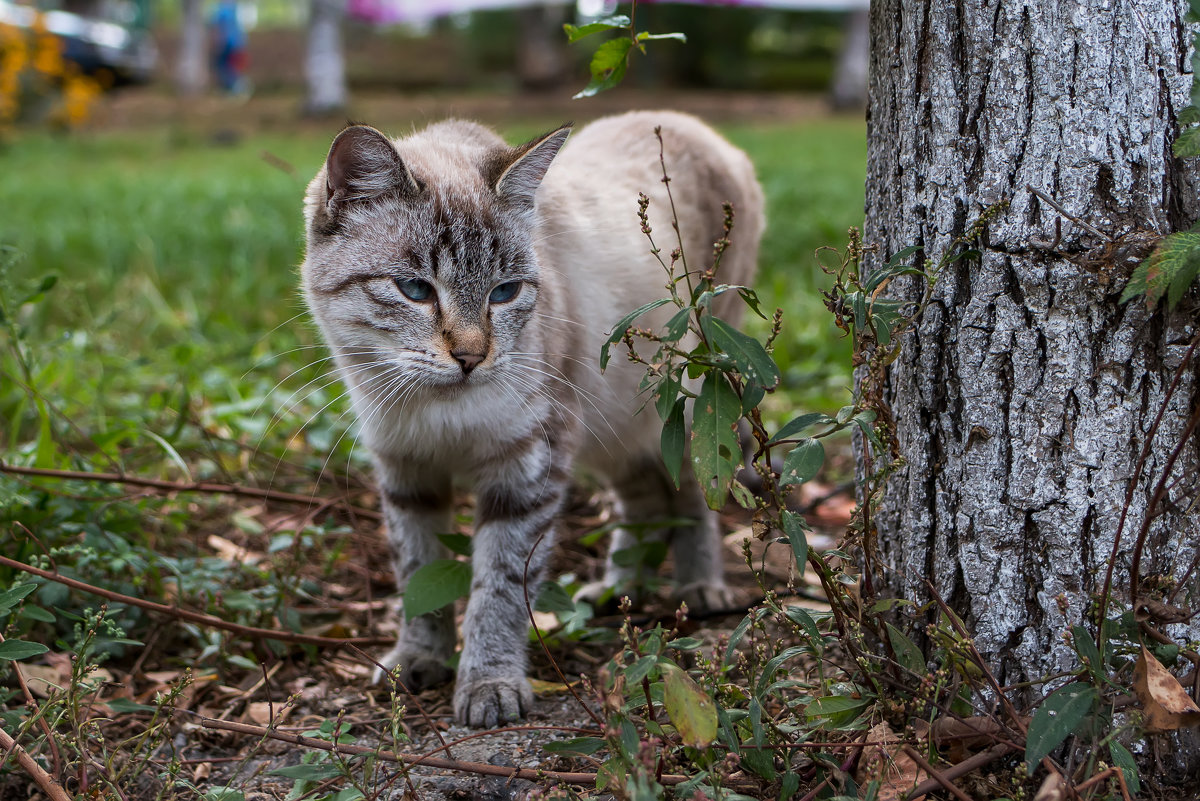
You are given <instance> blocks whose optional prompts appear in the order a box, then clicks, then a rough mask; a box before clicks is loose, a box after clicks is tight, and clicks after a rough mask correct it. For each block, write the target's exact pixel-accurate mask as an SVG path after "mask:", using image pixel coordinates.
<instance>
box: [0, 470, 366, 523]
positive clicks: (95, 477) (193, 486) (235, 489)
mask: <svg viewBox="0 0 1200 801" xmlns="http://www.w3.org/2000/svg"><path fill="white" fill-rule="evenodd" d="M0 473H9V474H11V475H14V476H27V477H29V478H53V479H58V480H60V481H94V482H97V483H101V484H125V485H127V486H130V487H141V488H143V489H151V490H154V491H155V492H160V493H163V494H171V493H176V492H200V493H206V494H209V495H233V496H236V497H239V498H254V499H256V500H260V501H275V502H278V503H287V504H292V505H298V506H310V507H311V506H326V507H329V508H336V509H341V510H342V511H344V512H346V513H347V514H351V515H355V516H357V517H361V518H364V519H366V520H373V521H380V520H383V515H382V514H381V513H380V512H378V511H376V510H375V509H366V508H363V507H361V506H354V505H352V504H350V503H346V502H344V501H330V500H328V499H324V498H319V497H317V496H314V495H305V494H304V493H300V492H281V491H279V490H269V489H260V488H258V487H244V486H242V485H241V484H222V483H219V482H211V481H167V480H164V479H159V478H142V477H140V476H130V475H126V474H124V473H93V472H88V471H85V470H51V469H49V468H42V467H17V466H16V465H11V464H5V463H4V462H0Z"/></svg>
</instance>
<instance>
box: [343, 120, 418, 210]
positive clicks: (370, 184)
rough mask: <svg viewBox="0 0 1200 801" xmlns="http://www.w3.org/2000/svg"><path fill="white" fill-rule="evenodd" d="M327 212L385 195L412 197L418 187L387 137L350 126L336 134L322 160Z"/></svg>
mask: <svg viewBox="0 0 1200 801" xmlns="http://www.w3.org/2000/svg"><path fill="white" fill-rule="evenodd" d="M325 190H326V203H327V207H326V208H327V210H328V211H329V213H330V214H335V213H336V212H337V210H338V209H339V208H340V207H341V206H342V205H344V204H346V203H349V202H352V201H355V200H369V199H371V198H375V197H379V196H380V195H382V194H385V193H387V192H393V191H398V192H400V193H401V194H404V195H409V194H416V193H417V192H418V191H420V186H419V185H418V184H417V182H416V180H415V179H413V177H412V174H411V173H410V172H409V171H408V168H407V167H405V166H404V162H403V161H402V160H401V159H400V154H399V153H397V152H396V148H395V147H393V146H392V143H391V142H389V141H388V139H387V137H386V136H384V135H383V134H381V133H380V132H379V131H377V130H375V129H374V128H371V127H370V126H367V125H351V126H350V127H348V128H346V129H345V130H343V131H342V132H341V133H340V134H338V135H337V138H335V139H334V140H333V144H332V145H331V146H330V148H329V158H328V159H326V161H325Z"/></svg>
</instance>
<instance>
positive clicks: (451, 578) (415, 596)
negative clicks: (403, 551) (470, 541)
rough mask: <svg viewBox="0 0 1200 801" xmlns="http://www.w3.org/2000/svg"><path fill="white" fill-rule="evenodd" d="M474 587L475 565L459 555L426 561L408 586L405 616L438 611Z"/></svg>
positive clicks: (411, 617)
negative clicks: (473, 573)
mask: <svg viewBox="0 0 1200 801" xmlns="http://www.w3.org/2000/svg"><path fill="white" fill-rule="evenodd" d="M470 591H471V565H470V564H469V563H467V562H459V561H457V560H455V559H435V560H433V561H432V562H430V563H429V564H426V565H422V566H421V567H419V568H418V569H417V571H416V572H415V573H413V574H412V576H411V577H410V578H409V579H408V586H406V587H405V588H404V620H405V621H409V620H412V619H413V618H414V617H418V616H420V615H425V614H428V613H430V612H436V611H437V610H438V609H441V608H442V607H443V606H446V605H447V604H452V603H454V602H455V601H457V600H458V599H459V598H462V597H463V596H465V595H467V593H469V592H470Z"/></svg>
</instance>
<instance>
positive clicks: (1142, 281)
mask: <svg viewBox="0 0 1200 801" xmlns="http://www.w3.org/2000/svg"><path fill="white" fill-rule="evenodd" d="M1198 274H1200V231H1197V230H1196V229H1195V228H1193V229H1192V230H1190V231H1180V232H1178V233H1174V234H1170V235H1169V236H1165V237H1163V240H1162V241H1161V242H1159V243H1158V247H1156V248H1155V249H1154V252H1153V253H1151V254H1150V255H1149V256H1148V257H1147V258H1146V260H1145V261H1143V262H1142V263H1141V264H1139V265H1138V266H1137V269H1135V270H1134V271H1133V275H1132V276H1130V278H1129V283H1128V284H1126V285H1125V291H1124V292H1122V293H1121V302H1122V303H1125V302H1126V301H1128V300H1131V299H1132V298H1135V297H1137V296H1138V295H1142V294H1144V295H1145V296H1146V308H1148V309H1153V308H1154V307H1155V306H1156V305H1158V302H1159V301H1160V300H1162V298H1163V296H1164V295H1166V296H1167V305H1168V306H1169V307H1171V308H1174V306H1175V304H1177V303H1178V302H1179V300H1180V299H1181V298H1182V297H1183V293H1184V292H1186V291H1187V288H1188V286H1189V285H1191V283H1192V282H1193V281H1194V280H1195V279H1196V276H1197V275H1198Z"/></svg>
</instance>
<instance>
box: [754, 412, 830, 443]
mask: <svg viewBox="0 0 1200 801" xmlns="http://www.w3.org/2000/svg"><path fill="white" fill-rule="evenodd" d="M832 422H833V418H832V417H830V416H829V415H827V414H821V413H820V412H809V413H808V414H802V415H800V416H799V417H797V418H795V419H794V420H791V421H789V422H788V423H786V424H785V425H784V426H783V428H781V429H779V431H777V432H775V436H773V437H771V439H769V440H768V441H767V444H769V445H773V444H775V443H776V442H782V441H783V440H785V439H790V438H791V437H794V436H796V435H797V434H799V433H800V432H801V431H804V430H805V429H807V428H812V427H813V426H815V425H823V424H826V423H832Z"/></svg>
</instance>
